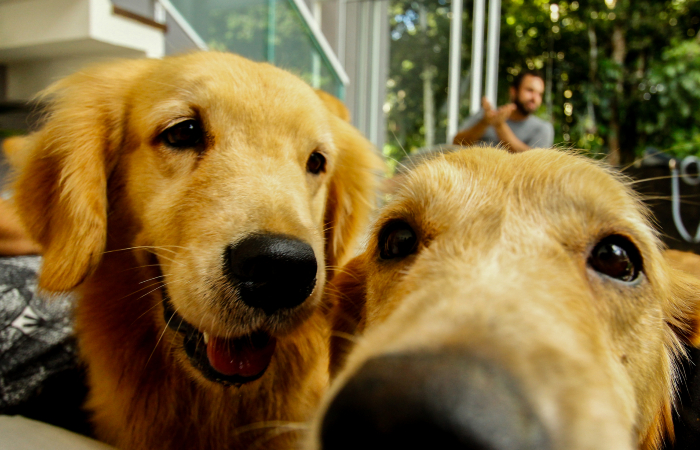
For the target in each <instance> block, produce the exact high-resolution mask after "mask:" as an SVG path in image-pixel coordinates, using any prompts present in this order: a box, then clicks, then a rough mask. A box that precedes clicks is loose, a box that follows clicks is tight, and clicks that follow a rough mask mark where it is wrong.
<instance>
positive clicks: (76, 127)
mask: <svg viewBox="0 0 700 450" xmlns="http://www.w3.org/2000/svg"><path fill="white" fill-rule="evenodd" d="M321 96H322V97H321ZM40 101H41V102H42V103H43V104H45V105H46V106H47V113H46V117H45V119H44V122H43V124H42V125H41V127H40V128H39V129H38V131H36V132H35V133H33V134H30V135H29V136H27V137H25V138H22V141H21V148H20V149H17V147H18V145H19V144H20V142H19V141H18V140H14V141H12V142H11V147H13V150H14V152H13V153H15V157H14V158H13V161H14V162H15V164H17V165H18V166H20V169H21V172H20V173H19V176H18V180H17V182H16V184H15V198H14V201H15V202H16V206H17V208H18V210H19V214H20V216H21V218H22V221H23V223H24V224H25V226H26V228H27V230H28V231H29V233H30V234H31V237H32V238H33V239H34V240H35V241H36V242H38V243H39V244H40V245H41V247H42V253H43V257H44V260H43V267H42V271H41V273H40V278H39V286H40V288H41V289H43V290H44V291H45V292H62V291H70V290H74V289H75V290H76V292H77V293H78V297H79V300H78V302H77V307H76V334H77V336H78V339H79V348H80V355H81V357H82V359H83V360H84V361H85V363H86V366H87V371H88V384H89V388H90V392H89V395H88V400H87V405H86V407H87V409H88V410H89V412H90V413H91V415H92V422H93V425H94V427H95V433H96V436H97V437H98V438H99V439H101V440H103V441H105V442H107V443H110V444H112V445H116V446H117V447H120V448H123V449H129V450H133V449H188V450H189V449H246V448H253V447H256V448H268V449H273V448H289V447H290V446H293V445H294V443H295V442H296V439H297V433H296V430H297V429H298V427H299V423H301V422H304V421H306V420H307V419H308V418H309V417H310V416H311V414H312V412H313V411H314V408H315V406H316V404H317V402H318V401H319V399H320V397H321V395H322V393H323V392H324V390H325V389H326V387H327V383H328V360H329V357H328V353H329V349H328V340H329V333H330V325H329V323H328V321H327V318H326V317H327V316H326V313H327V308H324V307H323V305H322V291H323V287H324V284H325V281H326V279H327V277H329V276H330V275H332V274H333V272H334V270H335V269H336V268H337V266H338V265H340V264H342V263H344V262H345V261H346V260H347V259H348V256H352V252H353V247H354V243H355V241H356V239H357V237H358V235H359V233H360V232H361V230H362V229H363V227H364V226H365V222H366V221H367V220H368V215H369V213H370V210H371V209H372V206H373V201H374V197H375V187H376V181H375V179H376V176H377V174H378V173H380V172H381V170H382V168H381V160H380V158H379V157H378V156H377V155H376V154H375V150H374V148H373V147H372V145H371V144H370V143H369V142H368V141H367V140H366V139H364V138H363V137H362V136H361V135H360V134H359V132H358V131H357V130H356V129H355V128H353V127H352V126H351V125H350V124H348V123H347V121H346V120H344V119H347V118H348V117H349V116H348V113H347V110H346V109H345V107H344V106H343V105H342V104H340V103H339V101H338V100H336V99H335V98H333V97H332V96H330V95H327V94H318V95H317V93H316V92H314V90H313V89H312V88H311V87H310V86H308V85H307V84H306V83H304V82H303V81H301V80H300V79H299V78H297V77H296V76H294V75H291V74H290V73H288V72H286V71H283V70H280V69H277V68H275V67H273V66H271V65H269V64H262V63H254V62H252V61H249V60H247V59H244V58H241V57H238V56H236V55H232V54H225V53H217V52H201V53H192V54H188V55H183V56H178V57H171V58H165V59H163V60H153V59H148V60H146V59H143V60H133V61H121V62H115V63H110V64H105V65H101V66H96V67H93V68H89V69H86V70H84V71H81V72H79V73H76V74H74V75H72V76H70V77H68V78H65V79H63V80H62V81H59V82H58V83H56V84H55V85H53V86H52V87H50V88H49V89H48V90H47V91H46V92H44V94H43V96H42V97H41V98H40Z"/></svg>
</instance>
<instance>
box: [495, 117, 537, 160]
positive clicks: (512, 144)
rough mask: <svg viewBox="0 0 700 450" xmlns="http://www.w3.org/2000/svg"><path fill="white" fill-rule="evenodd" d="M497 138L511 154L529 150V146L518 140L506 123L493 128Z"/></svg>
mask: <svg viewBox="0 0 700 450" xmlns="http://www.w3.org/2000/svg"><path fill="white" fill-rule="evenodd" d="M494 129H495V130H496V134H497V135H498V138H499V139H500V140H501V141H503V143H504V144H505V145H506V148H507V149H508V150H509V151H510V152H512V153H521V152H524V151H526V150H530V146H529V145H527V144H526V143H524V142H523V141H521V140H520V139H518V137H517V136H516V135H515V133H513V130H511V129H510V127H509V126H508V124H507V123H506V122H501V123H499V124H498V125H496V126H494Z"/></svg>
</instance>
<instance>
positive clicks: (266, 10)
mask: <svg viewBox="0 0 700 450" xmlns="http://www.w3.org/2000/svg"><path fill="white" fill-rule="evenodd" d="M171 3H172V4H173V5H174V6H175V7H176V8H177V9H178V11H180V14H182V16H183V17H184V18H185V19H186V20H187V21H188V22H189V24H190V25H191V26H192V28H194V30H195V31H196V32H197V33H198V34H199V36H200V37H201V38H202V39H204V41H205V42H206V43H207V45H208V46H209V48H211V49H214V50H227V51H231V52H234V53H238V54H239V55H242V56H245V57H246V58H250V59H252V60H255V61H268V62H270V63H272V64H274V65H276V66H278V67H281V68H283V69H286V70H289V71H290V72H292V73H294V74H296V75H298V76H299V77H301V78H302V79H304V80H305V81H307V82H308V83H309V84H311V85H312V86H313V87H315V88H320V89H323V90H325V91H327V92H329V93H331V94H333V95H335V96H337V97H339V98H341V99H342V98H343V96H344V89H343V83H342V82H341V81H340V78H339V77H338V75H337V74H336V73H335V71H334V70H333V67H332V66H331V64H330V62H329V61H328V59H327V58H326V56H325V54H324V53H323V52H322V51H321V49H320V47H319V44H318V42H317V41H316V39H315V38H314V36H313V34H312V33H311V31H310V30H309V27H308V26H307V25H306V23H305V21H304V19H303V17H302V16H301V14H300V13H299V11H298V9H297V7H296V4H295V3H294V1H293V0H171Z"/></svg>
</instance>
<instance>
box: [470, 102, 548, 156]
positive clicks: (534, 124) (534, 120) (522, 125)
mask: <svg viewBox="0 0 700 450" xmlns="http://www.w3.org/2000/svg"><path fill="white" fill-rule="evenodd" d="M482 117H484V111H483V110H481V111H479V112H478V113H476V114H474V115H473V116H471V117H469V118H467V120H465V121H464V123H462V126H461V127H460V130H464V129H466V128H471V127H473V126H474V125H476V123H477V122H478V121H480V120H481V118H482ZM506 124H507V125H508V126H509V127H510V129H511V130H513V133H514V134H515V136H516V137H517V138H518V139H520V140H521V141H523V142H524V143H525V144H527V145H528V146H530V147H533V148H536V147H542V148H549V147H551V146H552V144H554V127H553V126H552V124H551V123H549V122H547V121H544V120H542V119H540V118H539V117H535V116H533V115H532V114H530V115H529V116H527V118H526V119H525V120H521V121H517V122H516V121H514V120H510V119H508V120H506ZM479 142H484V143H486V144H490V145H497V144H498V143H499V142H501V140H500V139H499V138H498V135H497V134H496V130H494V128H493V127H488V128H486V132H484V135H483V136H482V137H481V139H480V140H479Z"/></svg>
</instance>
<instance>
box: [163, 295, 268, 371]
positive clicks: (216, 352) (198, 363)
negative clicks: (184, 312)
mask: <svg viewBox="0 0 700 450" xmlns="http://www.w3.org/2000/svg"><path fill="white" fill-rule="evenodd" d="M163 316H164V319H165V323H166V324H167V325H168V327H169V328H171V329H172V330H174V331H176V332H178V333H180V334H182V335H183V347H182V348H183V350H184V352H185V354H186V355H187V358H188V360H189V363H190V364H191V365H192V367H194V368H195V369H197V371H198V372H200V373H201V375H202V376H203V377H204V378H206V379H207V380H210V381H213V382H215V383H220V384H224V385H242V384H245V383H250V382H252V381H255V380H257V379H259V378H260V377H262V376H263V375H264V374H265V372H266V370H267V368H268V366H269V365H270V362H271V360H272V357H273V355H274V353H275V348H276V346H277V339H276V338H275V337H274V336H273V335H271V334H270V333H268V332H266V331H264V330H257V331H253V332H251V333H249V334H247V335H244V336H239V337H236V338H222V337H216V336H211V335H209V334H208V333H206V332H202V331H200V330H198V329H197V328H195V327H194V326H193V325H192V324H190V323H189V322H187V321H186V320H185V319H184V318H183V317H181V316H180V315H179V314H177V312H175V308H174V307H173V305H172V303H171V301H170V298H169V297H168V294H167V291H166V290H165V289H164V290H163Z"/></svg>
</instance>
